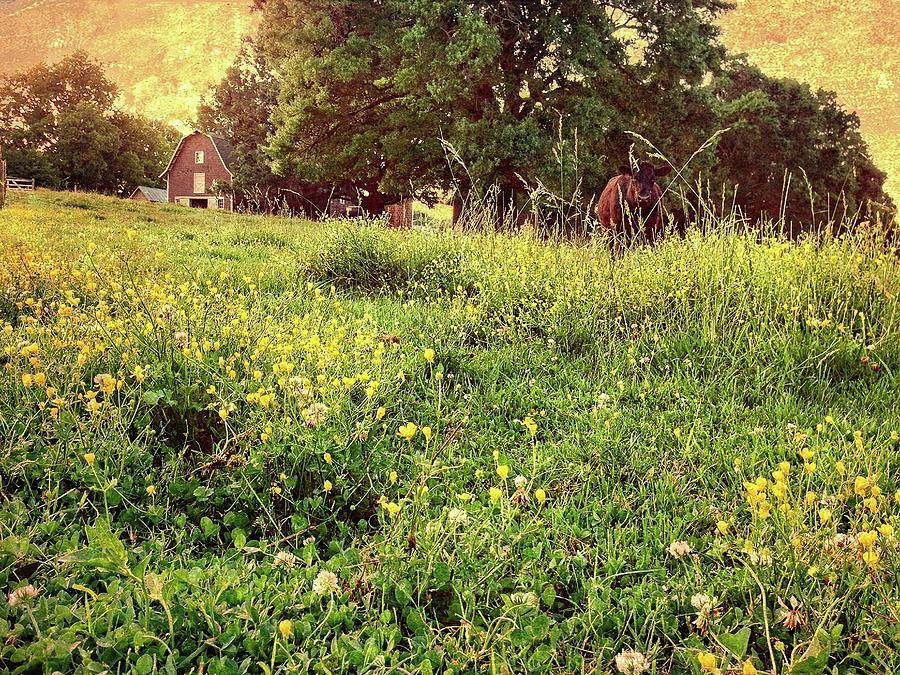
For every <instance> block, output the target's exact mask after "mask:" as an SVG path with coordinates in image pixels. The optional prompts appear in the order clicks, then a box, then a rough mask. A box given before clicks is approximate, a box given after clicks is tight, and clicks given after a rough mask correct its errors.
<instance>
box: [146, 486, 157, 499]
mask: <svg viewBox="0 0 900 675" xmlns="http://www.w3.org/2000/svg"><path fill="white" fill-rule="evenodd" d="M147 494H148V495H150V496H151V497H152V496H153V495H155V494H156V486H155V485H148V486H147Z"/></svg>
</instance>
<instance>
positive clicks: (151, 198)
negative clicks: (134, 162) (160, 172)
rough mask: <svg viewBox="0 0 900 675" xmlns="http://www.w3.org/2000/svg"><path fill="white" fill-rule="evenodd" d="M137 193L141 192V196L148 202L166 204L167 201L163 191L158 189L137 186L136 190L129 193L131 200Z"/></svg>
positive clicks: (167, 197)
mask: <svg viewBox="0 0 900 675" xmlns="http://www.w3.org/2000/svg"><path fill="white" fill-rule="evenodd" d="M138 192H142V193H143V195H144V196H145V197H146V198H147V201H148V202H162V203H166V202H167V201H169V196H168V195H167V194H166V191H165V190H162V189H160V188H153V187H146V186H144V185H139V186H138V187H137V189H136V190H135V191H134V192H132V193H131V196H132V198H133V197H134V195H136V194H137V193H138Z"/></svg>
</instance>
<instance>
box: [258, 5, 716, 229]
mask: <svg viewBox="0 0 900 675" xmlns="http://www.w3.org/2000/svg"><path fill="white" fill-rule="evenodd" d="M258 4H259V5H260V6H261V8H262V11H263V20H262V24H261V35H260V41H259V44H261V45H264V48H265V54H266V57H267V58H268V59H269V60H270V61H271V62H272V63H273V64H275V67H276V69H277V70H278V72H279V76H280V78H281V81H282V86H281V92H280V98H279V105H278V106H277V107H276V109H275V111H274V115H273V122H274V124H275V132H274V134H273V135H272V136H271V137H270V146H269V153H270V155H271V157H272V159H273V160H274V166H275V168H276V169H277V170H278V171H280V172H282V173H295V174H298V175H301V176H303V177H305V178H308V179H310V180H326V181H337V180H342V179H352V180H354V181H356V182H357V183H358V184H359V185H360V186H362V187H364V188H365V189H366V190H367V191H368V192H369V194H370V197H369V204H368V206H369V208H370V210H372V211H374V212H378V211H379V209H380V208H381V207H383V205H384V204H385V203H389V202H390V201H391V200H392V199H394V198H396V196H397V195H399V194H411V193H413V194H417V195H418V196H424V197H425V198H428V197H429V196H431V190H433V189H434V188H442V189H448V188H452V187H456V186H460V187H461V188H462V189H463V190H464V191H465V190H467V189H469V188H470V187H471V186H472V185H489V184H496V185H499V186H500V188H501V190H500V195H501V196H502V198H503V199H502V200H503V201H504V202H510V201H516V200H517V195H520V194H521V191H522V189H523V186H524V185H525V184H535V183H537V182H539V181H540V182H542V183H543V184H545V185H550V186H554V187H555V188H556V189H559V190H565V189H566V187H567V185H568V186H571V185H572V184H573V183H574V175H573V174H574V173H575V172H576V165H577V168H578V171H579V172H580V173H581V176H582V178H583V180H584V181H585V184H587V185H590V186H591V188H592V189H593V188H595V187H596V186H599V185H600V184H601V182H602V181H603V179H604V178H605V177H607V175H608V173H609V170H610V169H611V168H612V167H614V166H616V165H617V164H619V163H620V162H621V161H622V159H623V158H624V156H625V155H626V154H627V151H628V147H629V144H630V143H631V142H632V139H631V137H629V136H627V135H626V134H625V133H624V132H625V131H626V130H634V131H637V132H639V133H643V134H644V135H646V136H647V137H649V138H652V139H654V140H657V141H659V143H660V146H661V147H662V148H663V149H665V150H670V151H671V150H677V149H678V146H679V144H685V143H692V142H693V141H694V138H693V137H690V138H685V134H683V133H679V131H681V130H683V129H685V128H686V127H687V125H686V118H687V117H688V116H691V115H695V114H696V113H698V112H704V113H706V114H707V116H709V110H710V108H709V106H708V105H705V104H704V103H703V101H704V97H705V96H706V94H705V93H704V91H703V86H702V85H703V81H704V77H705V76H707V75H708V73H709V72H710V70H711V69H713V68H714V67H715V66H716V65H717V64H718V62H719V61H720V60H721V58H722V57H723V51H722V49H721V47H720V46H719V45H718V44H717V42H716V40H715V38H716V34H717V30H716V28H715V25H714V23H713V20H714V18H715V16H716V15H717V14H718V13H719V12H721V11H723V10H724V9H726V8H727V7H728V5H727V3H725V2H722V1H721V0H620V1H613V2H603V1H598V0H526V1H515V2H514V1H512V0H493V1H491V2H488V1H472V0H377V1H374V2H373V1H371V0H260V1H259V2H258ZM576 129H577V135H578V146H577V147H578V151H577V153H576V152H575V145H574V143H573V142H572V140H573V138H574V134H575V130H576Z"/></svg>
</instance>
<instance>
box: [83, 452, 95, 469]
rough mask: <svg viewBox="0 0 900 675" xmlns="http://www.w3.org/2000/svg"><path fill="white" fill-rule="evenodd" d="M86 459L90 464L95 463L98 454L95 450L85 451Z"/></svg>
mask: <svg viewBox="0 0 900 675" xmlns="http://www.w3.org/2000/svg"><path fill="white" fill-rule="evenodd" d="M83 456H84V461H85V462H87V463H88V466H90V465H92V464H93V463H94V459H96V455H94V453H93V452H86V453H84V455H83Z"/></svg>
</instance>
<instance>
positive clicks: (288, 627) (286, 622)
mask: <svg viewBox="0 0 900 675" xmlns="http://www.w3.org/2000/svg"><path fill="white" fill-rule="evenodd" d="M278 632H279V633H281V637H282V639H284V640H287V639H288V637H290V635H291V633H293V632H294V624H293V622H292V621H291V620H290V619H283V620H281V621H279V622H278Z"/></svg>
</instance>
